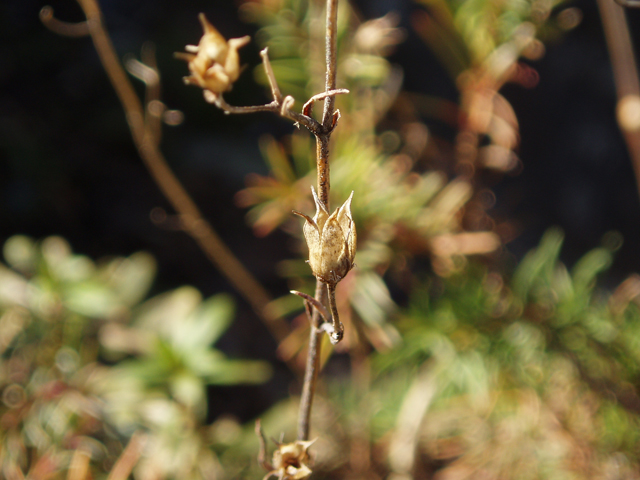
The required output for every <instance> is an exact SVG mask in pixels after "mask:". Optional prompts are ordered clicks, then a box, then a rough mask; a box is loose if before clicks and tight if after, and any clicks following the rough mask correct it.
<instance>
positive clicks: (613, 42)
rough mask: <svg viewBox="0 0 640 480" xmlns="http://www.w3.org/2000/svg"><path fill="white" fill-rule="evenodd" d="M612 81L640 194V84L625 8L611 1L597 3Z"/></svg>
mask: <svg viewBox="0 0 640 480" xmlns="http://www.w3.org/2000/svg"><path fill="white" fill-rule="evenodd" d="M597 3H598V8H599V10H600V17H601V18H602V25H603V27H604V33H605V38H606V40H607V46H608V47H609V56H610V57H611V66H612V67H613V79H614V81H615V84H616V93H617V97H618V115H617V117H618V124H619V126H620V130H621V131H622V134H623V136H624V139H625V142H626V143H627V149H628V150H629V156H630V157H631V163H632V165H633V170H634V173H635V177H636V187H637V189H638V193H639V194H640V122H638V120H637V118H638V110H640V80H639V79H638V67H637V65H636V61H635V56H634V53H633V45H632V43H631V35H630V34H629V25H628V24H627V19H626V16H625V11H624V8H623V7H621V6H620V5H618V4H616V3H614V2H612V1H611V0H598V2H597Z"/></svg>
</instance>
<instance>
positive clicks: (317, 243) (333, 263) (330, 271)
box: [294, 187, 357, 286]
mask: <svg viewBox="0 0 640 480" xmlns="http://www.w3.org/2000/svg"><path fill="white" fill-rule="evenodd" d="M311 192H312V193H313V199H314V201H315V203H316V214H315V216H314V217H313V218H310V217H308V216H307V215H305V214H303V213H300V212H294V213H295V214H296V215H299V216H301V217H303V218H304V219H305V220H306V222H305V223H304V227H303V232H304V237H305V239H306V241H307V246H308V247H309V266H310V267H311V271H312V272H313V275H314V276H315V277H316V278H317V279H318V280H320V281H321V282H323V283H326V284H327V285H333V286H335V285H336V284H337V283H338V282H339V281H340V280H342V279H343V278H344V277H345V275H346V274H347V273H349V270H351V269H352V268H353V265H354V263H353V260H354V258H355V256H356V243H357V235H356V226H355V223H354V222H353V218H352V217H351V199H352V198H353V192H351V195H350V196H349V198H348V199H347V201H346V202H344V204H343V205H342V206H341V207H340V208H338V209H337V210H336V211H335V212H333V213H332V214H331V216H329V213H328V212H327V210H326V209H325V207H324V205H323V204H322V203H321V202H320V200H319V199H318V195H317V194H316V191H315V189H314V188H313V187H311Z"/></svg>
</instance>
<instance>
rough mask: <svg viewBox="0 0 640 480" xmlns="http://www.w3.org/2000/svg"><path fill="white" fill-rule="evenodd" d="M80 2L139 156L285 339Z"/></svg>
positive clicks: (218, 262)
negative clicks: (172, 164)
mask: <svg viewBox="0 0 640 480" xmlns="http://www.w3.org/2000/svg"><path fill="white" fill-rule="evenodd" d="M78 3H79V4H80V6H81V7H82V10H83V11H84V14H85V16H86V17H87V22H86V24H87V26H88V28H89V33H90V35H91V38H92V40H93V43H94V45H95V48H96V51H97V52H98V56H99V57H100V61H101V62H102V65H103V67H104V69H105V71H106V73H107V75H108V76H109V80H110V81H111V84H112V85H113V87H114V89H115V91H116V94H117V95H118V98H119V99H120V102H121V103H122V106H123V108H124V110H125V114H126V118H127V121H128V123H129V129H130V130H131V136H132V137H133V141H134V144H135V146H136V148H137V150H138V153H139V155H140V158H141V159H142V161H143V162H144V164H145V166H146V167H147V169H148V170H149V172H150V173H151V176H152V177H153V179H154V180H155V182H156V183H157V185H158V187H159V188H160V190H161V191H162V193H163V194H164V196H165V197H166V198H167V200H169V202H170V203H171V205H172V206H173V208H174V209H175V210H176V212H178V213H179V214H180V217H181V219H182V224H183V227H184V230H185V231H186V232H187V233H188V234H189V235H191V237H192V238H193V239H194V240H195V241H196V242H197V243H198V245H199V246H200V248H201V249H202V250H203V251H204V253H205V255H206V256H207V258H208V259H209V260H210V261H211V262H212V263H213V264H214V265H215V266H216V268H218V270H219V271H220V272H221V273H222V274H223V275H224V276H225V277H226V278H227V280H228V281H229V282H230V283H231V285H233V287H234V288H235V289H236V290H237V291H238V292H239V293H240V294H241V295H242V296H243V297H244V298H245V299H246V300H247V301H248V302H249V304H250V305H251V306H252V307H253V309H254V311H255V312H256V314H257V315H258V316H259V317H260V318H261V319H262V320H263V322H264V323H265V325H266V326H267V328H268V329H269V331H270V332H271V334H272V335H273V336H274V338H275V339H276V340H278V341H280V340H282V339H283V338H284V337H285V336H286V335H287V334H288V332H289V328H288V326H287V324H286V323H285V322H284V320H283V319H282V318H280V317H277V316H274V315H272V314H271V313H269V311H268V310H267V308H266V307H267V304H268V303H269V302H270V301H271V298H270V296H269V294H268V293H267V292H266V290H265V289H264V288H263V287H262V285H260V283H259V282H258V281H257V280H256V279H255V278H254V277H253V275H252V274H251V273H250V272H249V271H248V270H247V269H246V268H245V267H244V266H243V265H242V263H240V261H239V260H238V259H237V258H236V256H235V255H234V254H233V253H232V252H231V250H230V249H229V248H228V247H227V246H226V245H225V244H224V242H223V241H222V239H221V238H220V237H219V236H218V234H217V233H216V231H215V230H214V229H213V227H212V226H211V224H209V223H208V222H207V221H206V220H205V219H204V218H203V216H202V214H201V213H200V210H199V209H198V207H197V206H196V204H195V202H194V201H193V200H192V199H191V197H190V196H189V194H188V193H187V191H186V190H185V188H184V187H183V186H182V184H181V183H180V181H179V180H178V179H177V178H176V176H175V175H174V173H173V172H172V171H171V169H170V168H169V165H168V164H167V161H166V160H165V158H164V156H163V155H162V152H161V151H160V150H159V148H158V144H157V142H156V141H155V139H154V138H153V134H152V132H150V130H149V128H148V126H147V125H146V124H145V115H144V108H143V106H142V103H141V101H140V99H139V98H138V96H137V94H136V92H135V90H134V89H133V86H132V85H131V82H130V81H129V78H128V77H127V75H126V73H125V71H124V69H123V68H122V65H121V64H120V61H119V60H118V56H117V54H116V52H115V49H114V47H113V44H112V42H111V39H110V38H109V36H108V34H107V32H106V29H105V28H104V26H103V24H102V14H101V12H100V7H99V5H98V3H97V1H96V0H78ZM45 8H46V7H45ZM45 13H46V12H45Z"/></svg>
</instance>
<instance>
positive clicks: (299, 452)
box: [263, 440, 315, 480]
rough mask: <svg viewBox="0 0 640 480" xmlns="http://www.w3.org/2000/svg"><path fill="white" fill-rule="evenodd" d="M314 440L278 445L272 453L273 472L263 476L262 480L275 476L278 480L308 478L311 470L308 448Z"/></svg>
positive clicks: (302, 479) (301, 479)
mask: <svg viewBox="0 0 640 480" xmlns="http://www.w3.org/2000/svg"><path fill="white" fill-rule="evenodd" d="M314 442H315V440H311V441H302V440H296V441H295V442H292V443H279V444H278V448H276V450H275V452H273V460H272V462H271V463H272V465H273V470H271V471H270V472H269V473H267V474H266V475H265V477H264V478H263V480H266V479H268V478H269V477H272V476H275V477H277V478H278V480H304V479H305V478H309V476H310V475H311V473H313V472H312V470H311V468H309V465H308V463H309V452H308V450H309V447H310V446H311V445H313V443H314Z"/></svg>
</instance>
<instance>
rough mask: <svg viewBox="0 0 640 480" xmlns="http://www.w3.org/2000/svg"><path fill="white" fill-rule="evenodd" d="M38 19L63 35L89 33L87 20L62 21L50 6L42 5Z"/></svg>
mask: <svg viewBox="0 0 640 480" xmlns="http://www.w3.org/2000/svg"><path fill="white" fill-rule="evenodd" d="M40 21H41V22H42V23H43V24H44V26H45V27H47V28H48V29H49V30H51V31H52V32H53V33H57V34H58V35H62V36H63V37H76V38H78V37H86V36H87V35H89V25H88V23H87V22H78V23H71V22H63V21H62V20H58V19H57V18H56V17H55V16H54V12H53V8H52V7H50V6H46V7H43V8H42V10H40Z"/></svg>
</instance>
